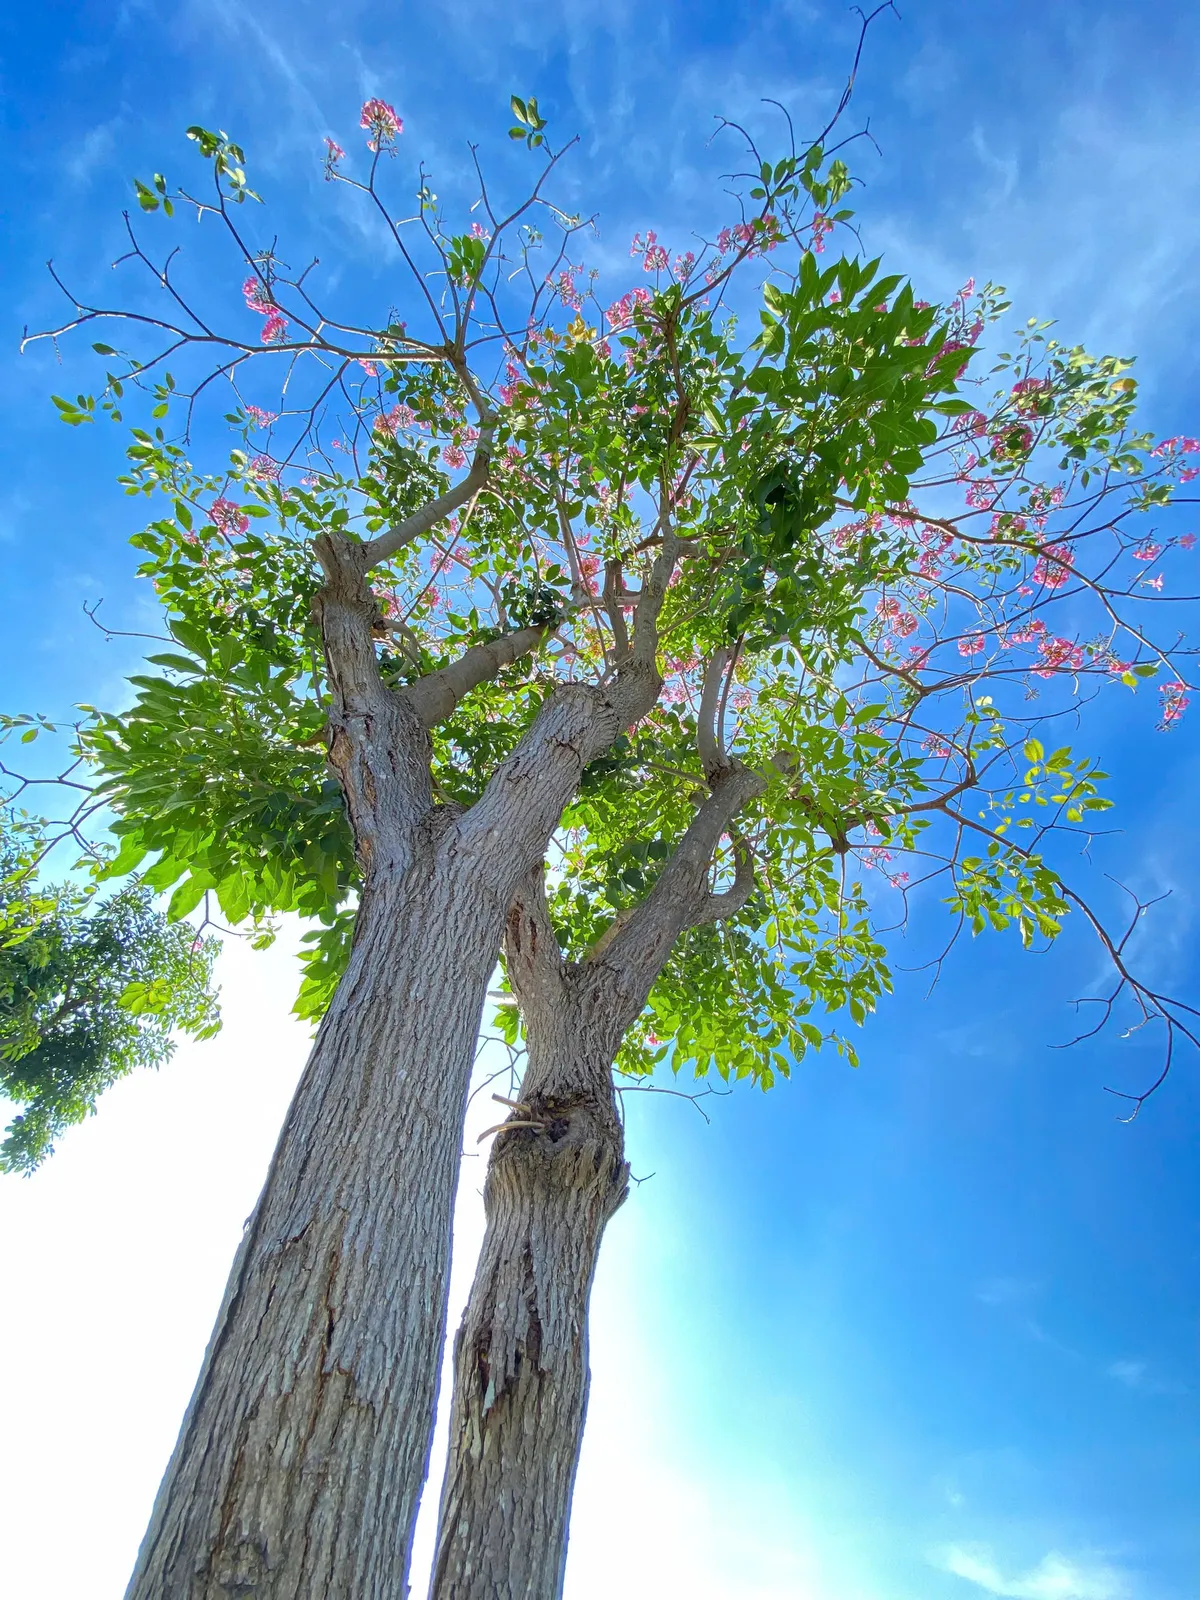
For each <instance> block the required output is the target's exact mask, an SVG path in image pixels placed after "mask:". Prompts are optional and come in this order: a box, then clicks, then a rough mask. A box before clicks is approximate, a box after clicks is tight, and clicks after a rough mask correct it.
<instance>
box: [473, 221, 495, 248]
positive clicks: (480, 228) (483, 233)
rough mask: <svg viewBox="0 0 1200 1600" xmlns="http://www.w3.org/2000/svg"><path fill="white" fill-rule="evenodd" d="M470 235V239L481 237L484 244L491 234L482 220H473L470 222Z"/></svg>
mask: <svg viewBox="0 0 1200 1600" xmlns="http://www.w3.org/2000/svg"><path fill="white" fill-rule="evenodd" d="M471 237H472V239H482V240H483V242H484V243H485V244H486V243H487V241H488V240H489V239H490V238H491V237H492V236H491V234H490V233H489V232H488V231H487V229H486V228H485V227H484V225H483V223H482V222H473V223H472V224H471Z"/></svg>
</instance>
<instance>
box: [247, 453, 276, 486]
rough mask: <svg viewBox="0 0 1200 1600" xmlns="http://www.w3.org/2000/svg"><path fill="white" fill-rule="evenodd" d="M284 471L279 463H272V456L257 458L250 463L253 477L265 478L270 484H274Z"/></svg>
mask: <svg viewBox="0 0 1200 1600" xmlns="http://www.w3.org/2000/svg"><path fill="white" fill-rule="evenodd" d="M282 471H283V468H282V467H281V465H280V464H279V462H278V461H272V460H271V458H270V456H255V458H254V460H253V461H252V462H251V463H250V472H251V475H252V476H253V477H255V478H264V479H266V480H267V481H268V482H272V483H273V482H274V481H275V479H276V478H278V477H279V474H280V473H281V472H282Z"/></svg>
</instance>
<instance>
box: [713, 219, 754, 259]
mask: <svg viewBox="0 0 1200 1600" xmlns="http://www.w3.org/2000/svg"><path fill="white" fill-rule="evenodd" d="M753 243H754V225H753V223H750V222H735V223H734V225H733V227H732V228H722V229H721V231H720V233H718V235H717V249H718V250H719V251H720V252H721V254H722V255H723V256H724V255H728V254H729V252H730V251H731V250H734V249H737V250H745V249H746V248H747V246H749V245H751V244H753Z"/></svg>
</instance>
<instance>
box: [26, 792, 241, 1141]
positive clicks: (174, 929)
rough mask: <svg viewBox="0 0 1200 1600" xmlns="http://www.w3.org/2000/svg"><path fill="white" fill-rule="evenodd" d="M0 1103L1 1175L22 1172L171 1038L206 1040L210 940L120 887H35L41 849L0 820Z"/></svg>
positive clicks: (163, 1054)
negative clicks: (5, 1104) (1, 1113)
mask: <svg viewBox="0 0 1200 1600" xmlns="http://www.w3.org/2000/svg"><path fill="white" fill-rule="evenodd" d="M0 827H2V828H3V833H2V834H0V1091H3V1093H4V1094H5V1095H7V1096H8V1098H9V1099H10V1100H12V1101H14V1102H15V1103H16V1104H17V1105H19V1106H21V1107H22V1108H23V1109H22V1110H21V1112H20V1114H19V1115H18V1116H17V1117H15V1118H14V1120H13V1122H12V1123H11V1124H10V1125H9V1127H8V1129H7V1137H6V1139H5V1140H4V1143H3V1144H2V1145H0V1171H7V1172H32V1171H33V1169H34V1168H35V1167H36V1166H37V1165H38V1164H39V1162H41V1161H42V1160H44V1158H45V1157H46V1156H48V1155H49V1154H50V1153H51V1151H52V1150H53V1148H54V1141H55V1140H56V1139H57V1138H58V1136H59V1135H60V1134H61V1133H62V1132H63V1130H64V1129H65V1128H67V1127H68V1126H69V1125H70V1124H71V1123H73V1122H80V1121H82V1120H83V1118H84V1117H85V1116H87V1115H88V1114H89V1113H90V1112H92V1111H94V1110H95V1104H96V1097H97V1096H98V1095H99V1094H100V1093H101V1092H102V1091H103V1090H105V1089H107V1088H109V1087H110V1086H111V1085H112V1084H113V1083H115V1082H116V1081H117V1079H118V1078H120V1077H123V1076H124V1075H125V1073H127V1072H129V1071H130V1070H132V1068H134V1067H148V1066H149V1067H153V1066H158V1065H159V1064H160V1063H161V1062H163V1061H166V1060H167V1059H168V1058H169V1056H170V1055H171V1052H172V1050H173V1049H174V1044H173V1041H172V1039H171V1033H172V1031H173V1030H176V1029H178V1030H181V1031H183V1032H187V1033H190V1034H193V1035H194V1036H195V1037H197V1038H200V1039H207V1038H211V1036H212V1035H213V1034H214V1033H216V1031H217V1028H218V1026H219V1023H218V1018H217V1011H216V1004H215V1000H214V997H213V994H212V992H211V988H210V979H211V975H212V964H213V959H214V957H215V955H216V949H217V945H216V941H215V940H214V939H203V938H197V937H196V936H195V935H194V934H193V932H192V929H191V928H190V927H188V926H187V925H186V924H185V923H172V922H169V921H168V920H167V918H166V916H165V915H164V914H163V912H162V911H160V910H156V909H155V905H154V901H155V895H154V893H153V891H152V890H151V889H149V888H147V887H146V886H145V885H143V884H140V883H137V882H129V883H127V884H125V885H124V886H123V887H122V888H120V889H119V890H117V891H116V892H115V893H113V894H110V895H109V896H108V897H107V898H105V899H102V898H100V897H99V895H98V894H97V891H96V886H95V884H94V883H91V882H89V881H86V880H84V881H83V882H74V883H64V884H56V885H46V884H43V883H41V882H38V881H37V880H36V879H35V872H36V865H37V861H38V858H39V857H40V855H41V854H42V852H43V850H44V848H45V844H46V839H45V835H44V831H43V830H42V829H41V828H39V827H38V825H37V824H36V823H33V822H31V821H29V820H28V819H23V818H21V817H19V816H15V815H13V813H12V812H11V810H6V811H5V812H4V813H3V814H0Z"/></svg>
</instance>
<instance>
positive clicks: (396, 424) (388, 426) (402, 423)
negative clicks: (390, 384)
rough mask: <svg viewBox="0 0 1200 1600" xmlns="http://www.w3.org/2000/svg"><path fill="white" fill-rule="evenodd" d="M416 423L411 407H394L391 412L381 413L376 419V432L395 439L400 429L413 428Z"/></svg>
mask: <svg viewBox="0 0 1200 1600" xmlns="http://www.w3.org/2000/svg"><path fill="white" fill-rule="evenodd" d="M414 421H415V417H414V413H413V409H412V407H411V406H393V407H392V409H391V410H390V411H381V412H380V413H379V415H378V416H377V417H376V418H375V432H376V433H386V434H387V435H388V436H389V437H390V438H393V439H394V438H395V437H396V432H397V430H398V429H400V428H411V427H412V425H413V422H414Z"/></svg>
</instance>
